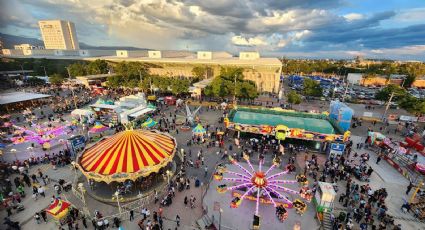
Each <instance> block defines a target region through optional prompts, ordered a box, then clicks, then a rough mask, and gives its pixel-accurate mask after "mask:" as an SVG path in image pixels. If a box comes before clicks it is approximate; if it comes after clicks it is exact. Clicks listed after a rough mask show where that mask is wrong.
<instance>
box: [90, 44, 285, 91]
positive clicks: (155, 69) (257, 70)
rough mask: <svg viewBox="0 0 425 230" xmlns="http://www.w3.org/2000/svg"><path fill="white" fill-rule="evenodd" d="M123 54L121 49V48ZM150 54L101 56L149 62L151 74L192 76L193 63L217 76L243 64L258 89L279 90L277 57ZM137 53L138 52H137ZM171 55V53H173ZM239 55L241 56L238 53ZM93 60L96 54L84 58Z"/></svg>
mask: <svg viewBox="0 0 425 230" xmlns="http://www.w3.org/2000/svg"><path fill="white" fill-rule="evenodd" d="M120 52H123V54H125V52H124V51H120ZM150 54H151V55H149V52H148V55H147V56H144V55H142V56H139V57H131V56H129V55H122V56H121V55H117V56H116V57H102V59H105V60H107V61H111V62H121V61H140V62H144V63H147V64H149V65H148V66H149V72H150V74H156V75H160V76H169V77H189V78H191V77H193V73H192V70H193V68H194V67H196V66H203V67H206V68H207V74H206V76H205V77H206V78H211V77H215V76H218V75H219V74H220V70H221V68H222V67H239V68H243V75H244V78H245V79H246V80H251V81H253V82H255V84H256V85H257V89H258V90H259V91H260V92H274V93H277V92H278V91H279V81H280V75H281V72H282V63H281V62H280V61H279V59H277V58H262V57H260V55H259V53H256V52H245V53H241V54H240V55H239V56H240V57H233V56H232V55H230V54H228V53H226V52H209V51H200V52H198V53H194V52H188V51H154V52H150ZM153 54H155V55H153ZM139 55H140V54H139ZM173 55H174V56H173ZM241 55H242V56H241ZM84 59H86V60H95V59H97V58H84Z"/></svg>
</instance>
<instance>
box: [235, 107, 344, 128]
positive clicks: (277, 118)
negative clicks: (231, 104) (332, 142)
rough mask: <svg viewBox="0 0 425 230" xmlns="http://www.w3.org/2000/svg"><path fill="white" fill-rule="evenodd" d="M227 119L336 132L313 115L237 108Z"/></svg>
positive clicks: (242, 122) (241, 122)
mask: <svg viewBox="0 0 425 230" xmlns="http://www.w3.org/2000/svg"><path fill="white" fill-rule="evenodd" d="M229 118H230V119H231V120H232V122H234V123H239V124H250V125H271V126H277V125H285V126H287V127H289V128H298V129H304V130H306V131H310V132H315V133H322V134H335V133H336V132H337V130H335V128H334V127H333V126H332V124H331V123H330V122H329V121H328V120H326V119H320V116H313V114H303V113H295V112H277V111H272V110H255V109H244V108H238V110H236V112H234V114H233V116H232V115H231V116H230V117H229Z"/></svg>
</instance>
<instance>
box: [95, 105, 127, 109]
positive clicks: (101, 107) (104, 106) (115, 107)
mask: <svg viewBox="0 0 425 230" xmlns="http://www.w3.org/2000/svg"><path fill="white" fill-rule="evenodd" d="M90 107H94V108H100V109H118V108H120V106H119V105H109V104H93V105H90Z"/></svg>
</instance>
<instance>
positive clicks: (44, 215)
mask: <svg viewBox="0 0 425 230" xmlns="http://www.w3.org/2000/svg"><path fill="white" fill-rule="evenodd" d="M40 215H41V218H43V220H44V222H45V223H47V215H46V210H44V209H43V210H42V211H41V212H40Z"/></svg>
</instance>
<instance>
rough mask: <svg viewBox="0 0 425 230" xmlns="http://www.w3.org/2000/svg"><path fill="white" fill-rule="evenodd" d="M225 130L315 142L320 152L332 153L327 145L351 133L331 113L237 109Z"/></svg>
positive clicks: (226, 121)
mask: <svg viewBox="0 0 425 230" xmlns="http://www.w3.org/2000/svg"><path fill="white" fill-rule="evenodd" d="M224 124H225V127H226V128H227V129H229V130H234V131H236V132H238V134H239V133H241V132H242V133H253V134H260V135H266V136H275V137H276V139H277V140H279V141H283V140H285V139H286V138H291V139H300V140H306V141H312V142H315V148H316V149H317V150H326V151H329V147H328V146H329V145H328V144H326V143H345V142H346V141H348V140H349V137H350V132H349V131H345V132H344V131H343V129H342V128H341V127H339V126H338V123H337V122H336V121H334V120H333V119H330V118H329V113H322V114H311V113H303V112H295V111H292V110H284V109H281V108H275V109H252V108H243V107H238V108H236V109H233V110H231V111H230V113H229V115H228V117H226V118H225V119H224Z"/></svg>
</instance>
